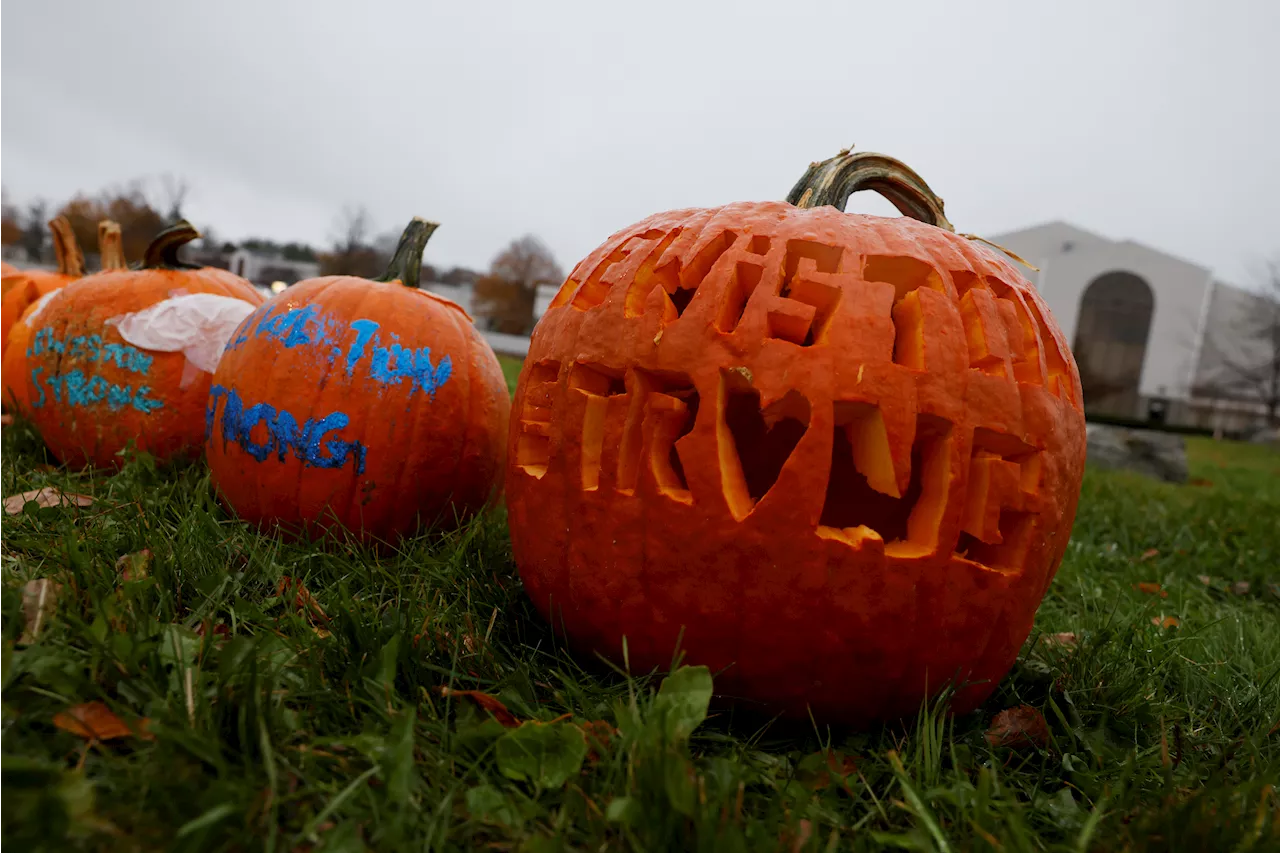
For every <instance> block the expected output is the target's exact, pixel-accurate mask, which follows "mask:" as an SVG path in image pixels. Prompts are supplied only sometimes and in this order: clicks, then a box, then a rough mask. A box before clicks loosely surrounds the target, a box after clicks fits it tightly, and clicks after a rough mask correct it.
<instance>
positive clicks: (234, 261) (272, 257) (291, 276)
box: [226, 248, 320, 287]
mask: <svg viewBox="0 0 1280 853" xmlns="http://www.w3.org/2000/svg"><path fill="white" fill-rule="evenodd" d="M226 268H227V269H229V270H231V272H233V273H235V274H236V275H238V276H240V277H241V278H247V279H248V280H249V281H251V282H253V283H254V284H256V285H258V286H259V287H270V286H271V285H272V284H274V283H275V282H277V281H282V282H284V283H285V284H286V285H290V284H296V283H298V282H300V281H302V280H304V279H308V278H315V277H316V276H318V275H320V264H319V263H317V262H315V261H294V260H290V259H288V258H285V257H283V256H282V255H280V254H279V253H276V252H262V251H256V250H254V249H245V248H240V249H236V250H235V251H234V252H232V253H231V256H230V257H229V258H228V259H227V267H226Z"/></svg>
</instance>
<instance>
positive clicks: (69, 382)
mask: <svg viewBox="0 0 1280 853" xmlns="http://www.w3.org/2000/svg"><path fill="white" fill-rule="evenodd" d="M46 352H53V353H57V354H59V355H66V356H67V357H68V358H72V359H77V360H79V361H81V362H85V363H88V364H108V365H109V364H114V365H115V366H116V367H119V368H120V369H122V370H126V371H129V372H130V373H137V374H139V375H141V376H146V375H147V374H148V373H150V372H151V363H152V356H150V355H148V354H147V353H145V352H143V351H142V350H140V349H138V348H137V347H132V346H129V345H128V344H112V343H103V342H102V336H101V335H77V336H75V337H73V338H70V339H68V340H61V339H59V338H56V337H54V334H53V328H52V327H50V326H46V327H45V328H43V329H41V330H39V331H38V332H36V333H35V335H34V336H33V337H32V339H31V346H29V347H27V357H28V358H30V357H32V356H38V355H41V354H43V353H46ZM44 372H45V370H44V368H43V367H40V366H37V367H32V368H31V387H32V388H33V389H35V391H36V392H37V394H38V396H37V397H36V398H35V399H34V400H32V401H31V405H32V406H33V407H35V408H37V409H38V408H40V407H42V406H44V404H45V403H46V402H47V401H48V396H47V395H46V393H45V392H46V389H48V393H49V394H52V395H53V399H54V400H55V401H56V402H59V403H61V402H66V403H67V404H68V405H71V406H93V405H97V404H100V403H105V404H106V405H107V407H108V408H109V409H111V410H112V411H117V410H119V409H122V408H124V407H126V406H130V407H132V408H134V409H136V410H138V411H139V412H142V413H143V414H150V413H151V412H154V411H155V410H156V409H160V408H163V407H164V403H163V402H161V401H160V400H156V399H154V398H152V397H151V396H149V395H150V394H151V388H150V387H149V386H147V385H139V386H138V387H136V388H135V387H134V386H133V385H119V384H116V383H115V382H109V381H108V380H107V379H106V378H104V377H102V376H97V375H87V374H85V372H84V371H83V370H79V369H76V370H69V371H67V372H66V373H61V372H59V373H55V374H52V375H50V376H44V375H43V374H44Z"/></svg>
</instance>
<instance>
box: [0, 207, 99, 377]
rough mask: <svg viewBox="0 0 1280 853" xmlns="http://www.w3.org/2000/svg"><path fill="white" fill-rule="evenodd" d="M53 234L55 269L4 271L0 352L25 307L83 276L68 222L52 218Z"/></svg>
mask: <svg viewBox="0 0 1280 853" xmlns="http://www.w3.org/2000/svg"><path fill="white" fill-rule="evenodd" d="M49 231H50V232H52V234H53V252H54V256H55V257H56V258H57V262H58V266H57V269H56V270H52V271H50V270H18V271H15V272H12V273H9V272H6V273H5V278H4V284H5V285H6V287H5V291H4V296H3V297H2V298H0V352H3V351H4V350H7V349H8V348H9V330H10V329H11V328H12V327H13V324H14V323H16V322H18V318H19V317H21V316H22V313H23V312H24V311H26V310H27V306H28V305H30V304H31V303H33V302H35V301H36V300H37V299H39V298H40V297H41V296H44V295H45V294H46V293H50V292H52V291H54V290H57V289H58V288H60V287H65V286H66V285H67V284H69V283H71V282H73V281H75V280H76V279H78V278H80V277H81V276H82V275H84V254H83V253H82V252H81V251H80V244H79V243H77V242H76V234H75V232H74V231H73V230H71V221H70V220H68V219H67V217H65V216H56V217H54V218H53V219H52V220H50V221H49Z"/></svg>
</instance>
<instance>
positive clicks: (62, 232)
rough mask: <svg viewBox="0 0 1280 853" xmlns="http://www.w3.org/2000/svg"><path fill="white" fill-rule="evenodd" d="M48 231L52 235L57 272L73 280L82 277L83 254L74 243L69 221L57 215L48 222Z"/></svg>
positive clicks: (74, 236)
mask: <svg viewBox="0 0 1280 853" xmlns="http://www.w3.org/2000/svg"><path fill="white" fill-rule="evenodd" d="M49 231H50V233H52V234H53V254H54V257H56V258H57V259H58V272H59V273H61V274H62V275H69V276H71V277H73V278H79V277H80V276H82V275H84V252H82V251H80V244H79V243H77V242H76V232H75V231H74V230H72V228H71V220H70V219H67V217H65V216H62V215H61V214H59V215H58V216H55V217H54V218H53V219H50V220H49Z"/></svg>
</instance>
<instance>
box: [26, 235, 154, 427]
mask: <svg viewBox="0 0 1280 853" xmlns="http://www.w3.org/2000/svg"><path fill="white" fill-rule="evenodd" d="M98 254H99V257H101V259H102V270H103V271H104V272H107V271H118V270H123V269H127V267H128V265H127V264H126V263H125V259H124V246H123V244H122V242H121V238H120V226H119V225H118V224H116V223H115V222H112V221H111V220H109V219H104V220H102V222H100V223H98ZM61 292H62V291H61V289H58V290H51V291H49V292H48V293H46V294H44V295H43V296H41V297H40V298H39V299H37V300H36V301H35V302H32V303H31V304H30V305H28V306H27V310H26V311H24V312H22V317H21V318H19V320H18V322H16V323H14V324H13V327H12V328H11V329H9V346H7V347H5V350H4V365H3V375H4V398H3V399H4V407H5V409H6V410H8V409H9V408H10V407H14V408H16V409H17V410H18V411H20V412H21V413H22V414H23V415H25V416H27V417H30V415H31V410H30V408H29V406H28V403H29V402H30V401H29V397H30V388H31V383H30V372H29V371H28V370H27V347H28V346H30V344H31V329H32V327H33V326H35V325H36V323H37V322H39V320H40V318H41V317H42V316H44V309H45V308H46V306H47V305H48V304H49V302H50V301H51V300H53V299H56V298H57V296H58V294H60V293H61Z"/></svg>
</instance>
